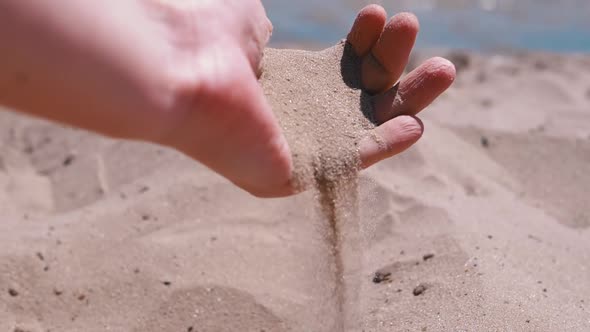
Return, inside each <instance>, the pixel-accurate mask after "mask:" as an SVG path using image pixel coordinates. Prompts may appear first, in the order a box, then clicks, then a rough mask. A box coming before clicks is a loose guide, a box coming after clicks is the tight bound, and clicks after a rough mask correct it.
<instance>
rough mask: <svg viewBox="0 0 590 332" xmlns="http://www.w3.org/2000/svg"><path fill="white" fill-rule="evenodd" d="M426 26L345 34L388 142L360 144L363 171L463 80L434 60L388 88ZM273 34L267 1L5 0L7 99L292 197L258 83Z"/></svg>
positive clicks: (1, 99)
mask: <svg viewBox="0 0 590 332" xmlns="http://www.w3.org/2000/svg"><path fill="white" fill-rule="evenodd" d="M109 8H110V9H111V10H110V11H107V10H108V9H109ZM114 9H116V10H114ZM105 13H106V14H105ZM418 29H419V26H418V21H417V19H416V17H415V16H413V15H412V14H408V13H402V14H398V15H396V16H394V17H392V18H391V19H390V20H389V21H387V16H386V13H385V10H384V9H383V8H382V7H380V6H376V5H371V6H367V7H365V8H364V9H363V10H361V12H360V13H359V16H358V17H357V19H356V21H355V23H354V25H353V27H352V29H351V31H350V33H349V35H348V42H349V43H350V44H351V45H352V46H353V48H354V49H355V51H356V52H357V54H358V55H359V56H361V57H363V65H362V78H363V84H364V87H365V88H366V89H367V90H368V91H370V92H372V93H373V94H375V97H374V103H375V106H376V112H377V114H376V118H377V119H378V120H379V121H380V123H381V125H380V126H379V127H378V128H376V129H375V134H376V135H378V136H379V137H380V138H381V139H380V140H379V141H382V142H384V143H385V144H383V143H381V144H378V143H377V142H375V140H374V138H371V136H369V137H367V138H365V139H364V140H362V142H361V145H360V155H361V159H362V166H363V167H369V166H370V165H372V164H374V163H376V162H378V161H380V160H383V159H385V158H388V157H391V156H393V155H396V154H398V153H401V152H402V151H403V150H405V149H407V148H408V147H410V146H411V145H412V144H414V143H415V142H416V141H417V140H418V139H419V138H420V137H421V136H422V133H423V125H422V123H421V121H420V120H419V119H418V118H416V117H415V115H416V114H417V113H418V112H420V111H421V110H423V109H424V108H425V107H426V106H428V105H429V104H430V103H431V102H432V101H433V100H434V99H435V98H436V97H438V95H440V94H441V93H442V92H443V91H444V90H445V89H447V88H448V87H449V86H450V85H451V83H452V82H453V80H454V78H455V69H454V67H453V65H452V64H451V63H450V62H449V61H447V60H444V59H441V58H434V59H430V60H428V61H426V62H425V63H424V64H423V65H421V66H420V67H418V68H417V69H415V70H414V71H413V72H412V73H410V74H408V75H407V76H406V77H404V78H403V79H402V80H401V81H399V83H398V85H397V89H391V88H392V86H393V85H394V84H395V83H396V82H398V80H399V78H400V76H401V74H402V73H403V70H404V67H405V66H406V64H407V62H408V57H409V54H410V52H411V49H412V47H413V45H414V41H415V39H416V35H417V33H418ZM271 33H272V25H271V23H270V21H269V20H268V18H267V17H266V13H265V11H264V8H263V6H262V4H261V2H260V1H259V0H184V1H180V0H135V1H131V0H127V1H121V0H104V1H93V2H88V1H82V2H81V1H78V0H62V1H60V5H59V6H55V5H53V4H52V2H51V1H45V0H29V1H20V0H6V1H1V2H0V40H2V43H0V104H4V105H6V106H9V107H11V108H13V109H16V110H19V111H22V112H25V113H28V114H32V115H35V116H40V117H44V118H47V119H50V120H54V121H58V122H61V123H65V124H68V125H72V126H77V127H81V128H84V129H88V130H92V131H94V132H97V133H101V134H104V135H108V136H112V137H117V138H125V139H135V140H144V141H149V142H154V143H157V144H162V145H166V146H169V147H172V148H175V149H177V150H180V151H182V152H184V153H185V154H187V155H189V156H190V157H192V158H194V159H195V160H197V161H199V162H201V163H203V164H205V165H206V166H208V167H209V168H211V169H212V170H214V171H216V172H218V173H219V174H221V175H223V176H224V177H226V178H227V179H229V180H230V181H232V182H233V183H235V184H236V185H238V186H239V187H241V188H243V189H244V190H246V191H248V192H250V193H252V194H253V195H256V196H260V197H278V196H287V195H291V194H295V193H296V191H295V189H294V188H293V186H292V184H291V172H292V167H293V166H292V161H291V154H290V150H289V146H288V144H287V142H286V140H285V138H284V136H283V134H282V132H281V129H280V127H279V126H278V123H277V121H276V119H275V117H274V114H273V112H272V110H271V109H270V106H269V105H268V103H267V101H266V100H265V98H264V95H263V93H262V90H261V88H260V86H259V84H258V81H257V77H258V75H259V74H260V66H261V59H262V50H263V49H264V47H265V46H266V44H267V42H268V40H269V38H270V35H271ZM396 92H397V93H396Z"/></svg>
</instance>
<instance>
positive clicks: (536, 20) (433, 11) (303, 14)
mask: <svg viewBox="0 0 590 332" xmlns="http://www.w3.org/2000/svg"><path fill="white" fill-rule="evenodd" d="M369 2H370V1H361V0H324V1H321V0H316V1H312V0H299V1H297V0H295V1H293V0H263V3H264V5H265V7H266V10H267V13H268V16H269V17H270V18H271V20H272V21H273V24H274V27H275V32H274V35H273V40H272V42H273V43H275V44H303V45H306V44H307V45H310V44H311V45H318V46H327V45H330V44H333V43H335V42H337V41H338V40H340V39H341V38H343V37H345V36H346V34H347V32H348V29H349V28H350V25H351V24H352V22H353V20H354V17H355V14H356V12H357V11H358V10H359V9H360V8H362V7H363V6H364V5H365V4H367V3H369ZM374 2H375V3H379V4H381V5H383V6H384V7H385V8H386V9H387V11H388V13H389V14H390V15H391V14H394V13H397V12H400V11H412V12H414V13H415V14H416V15H417V16H418V18H419V19H420V24H421V32H420V36H419V39H418V42H417V47H419V48H462V49H471V50H479V51H487V52H493V51H498V50H543V51H552V52H583V53H590V0H562V1H558V0H557V1H556V0H383V1H374Z"/></svg>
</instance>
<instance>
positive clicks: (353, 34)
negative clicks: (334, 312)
mask: <svg viewBox="0 0 590 332" xmlns="http://www.w3.org/2000/svg"><path fill="white" fill-rule="evenodd" d="M386 20H387V13H385V9H383V7H381V6H378V5H369V6H367V7H365V8H363V9H362V10H361V11H360V12H359V14H358V16H357V17H356V20H355V21H354V24H353V26H352V29H351V30H350V33H349V34H348V37H347V38H346V39H347V41H348V42H349V43H350V44H351V45H352V47H353V49H354V51H355V53H356V55H358V56H360V57H363V56H365V55H367V54H368V53H369V51H370V50H371V48H373V45H375V43H376V42H377V40H378V39H379V36H381V32H382V31H383V27H384V26H385V21H386Z"/></svg>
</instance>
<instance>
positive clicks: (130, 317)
mask: <svg viewBox="0 0 590 332" xmlns="http://www.w3.org/2000/svg"><path fill="white" fill-rule="evenodd" d="M467 56H468V57H469V59H470V60H471V62H470V64H469V66H468V67H467V68H466V69H464V70H463V71H462V73H461V74H460V77H459V79H458V85H457V86H455V87H454V88H452V90H451V91H450V92H449V93H448V94H446V95H445V96H443V98H442V100H440V101H439V102H437V103H436V104H435V105H434V106H433V107H432V108H431V109H430V110H429V112H428V113H427V114H425V118H424V121H425V123H426V127H427V129H426V133H425V137H424V139H423V140H422V141H421V143H419V144H418V146H417V147H415V148H413V149H411V150H410V151H408V152H407V153H404V154H402V155H400V156H398V157H396V158H393V159H391V160H388V161H385V162H383V163H380V164H379V165H377V166H375V167H374V168H372V169H371V170H369V171H368V172H363V173H362V176H361V178H360V180H359V185H360V194H359V197H360V200H361V202H360V206H359V214H360V221H361V223H360V225H361V227H360V230H358V232H357V233H356V234H357V236H356V237H350V238H351V239H353V240H351V243H347V246H350V248H358V250H357V252H358V253H359V255H360V256H361V257H360V258H361V263H362V264H360V265H359V266H358V267H357V268H351V269H349V270H347V275H346V278H347V280H356V281H358V302H357V303H358V308H356V309H357V310H358V317H360V318H359V319H358V320H355V321H354V323H355V325H351V326H349V328H348V330H349V331H351V332H352V331H354V332H357V331H363V330H365V331H371V332H373V331H376V332H379V331H407V330H410V331H420V330H426V331H449V330H451V331H453V330H470V331H471V330H512V331H530V330H534V331H587V330H589V329H590V321H589V320H588V317H589V314H588V310H589V308H588V303H589V302H590V284H589V283H588V280H590V269H588V261H590V244H589V242H588V241H587V239H588V235H589V233H588V232H589V231H590V230H589V229H590V228H589V227H588V224H589V223H588V222H587V218H586V217H584V215H585V211H587V208H585V207H584V205H583V204H582V200H583V198H584V197H585V196H584V193H586V192H587V188H588V184H587V182H586V181H587V176H585V175H586V173H582V170H584V169H585V168H584V167H586V166H587V165H586V164H587V160H586V159H584V155H586V152H585V151H587V147H588V145H589V144H590V141H589V140H588V138H587V137H589V136H590V131H589V129H588V128H590V115H589V114H588V112H587V110H588V109H589V105H590V99H588V97H587V96H586V91H587V89H588V88H590V86H588V82H586V81H585V80H584V77H587V76H588V75H590V68H589V67H588V66H585V67H584V66H582V64H583V61H585V60H584V59H582V58H579V57H568V56H551V57H549V56H545V55H515V56H505V57H501V58H497V57H491V58H490V57H480V56H471V55H467ZM539 59H541V60H543V59H550V60H551V61H548V60H544V61H546V62H545V63H546V64H547V66H545V67H543V66H536V65H535V61H537V60H539ZM500 68H505V70H504V69H502V70H500ZM573 69H575V71H574V70H573ZM480 72H482V73H484V74H483V76H485V78H482V77H483V76H482V77H480V76H481V75H480ZM525 83H526V84H525ZM548 86H549V87H551V89H549V88H547V87H548ZM507 90H508V91H507ZM539 91H545V92H547V93H539ZM310 93H315V92H310ZM497 96H510V98H497ZM484 97H485V98H489V102H485V103H484V102H482V100H483V99H482V98H484ZM357 98H358V96H357ZM357 101H358V99H357ZM490 103H491V104H490ZM574 119H575V121H574ZM523 120H526V121H523ZM540 125H542V126H543V128H544V130H539V128H540V127H539V126H540ZM482 137H485V138H487V141H486V140H482ZM484 141H485V142H487V143H486V144H483V143H482V142H484ZM0 142H1V143H0V160H1V161H0V204H1V205H0V206H1V209H0V217H1V222H0V331H10V332H14V331H32V332H45V331H48V330H51V331H66V332H67V331H72V332H73V331H90V332H93V331H121V332H123V331H176V330H180V331H199V332H203V331H206V332H219V331H256V332H259V331H262V330H264V331H279V332H280V331H301V332H308V331H314V332H315V331H320V332H322V331H326V332H328V331H331V330H330V329H329V327H331V326H337V324H338V322H337V320H336V318H335V316H334V306H333V303H334V298H333V289H332V288H331V285H333V282H332V281H333V270H332V264H333V261H332V257H331V255H330V245H329V243H327V242H326V239H325V237H324V234H323V233H322V228H321V225H323V221H322V220H323V219H322V215H321V213H320V211H318V210H317V209H316V208H315V206H314V203H313V202H314V197H313V193H311V192H308V193H305V194H303V195H300V196H296V197H291V198H287V199H276V200H259V199H256V198H253V197H250V196H249V195H247V194H245V193H243V192H242V191H240V190H239V189H236V188H235V187H234V186H232V185H231V184H229V183H228V182H227V181H225V180H224V179H222V178H220V177H219V176H217V175H215V174H213V173H211V172H210V171H208V170H206V169H205V168H204V167H202V166H200V165H198V164H197V163H195V162H193V161H190V160H188V159H186V158H185V157H183V156H181V155H180V154H178V153H176V152H173V151H169V150H167V149H162V148H160V147H156V146H150V145H144V144H138V143H130V142H120V141H114V140H109V139H104V138H100V137H97V136H94V135H90V134H87V133H84V132H80V131H72V130H68V129H63V128H60V127H57V126H54V125H51V124H47V123H45V122H42V121H37V120H31V119H29V118H25V117H20V116H16V115H13V114H11V113H8V112H2V113H0ZM541 147H543V148H541ZM552 158H553V159H552ZM532 161H535V162H534V164H533V165H531V167H530V168H527V167H525V166H526V165H527V163H531V162H532ZM558 161H559V165H558V164H557V163H558ZM543 184H545V186H543ZM559 199H564V201H563V202H565V200H567V203H563V204H562V203H558V202H562V201H560V200H559ZM576 202H577V203H576ZM586 205H587V204H586ZM575 216H578V217H575ZM570 221H571V222H570ZM574 221H575V222H574ZM355 241H356V242H355ZM351 324H352V323H351Z"/></svg>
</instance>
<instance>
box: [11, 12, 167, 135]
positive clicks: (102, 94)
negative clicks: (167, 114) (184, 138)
mask: <svg viewBox="0 0 590 332" xmlns="http://www.w3.org/2000/svg"><path fill="white" fill-rule="evenodd" d="M133 6H138V2H137V1H119V0H113V1H100V2H98V1H77V0H62V1H60V2H59V3H55V2H53V1H44V0H28V1H21V0H5V1H0V104H4V105H6V106H8V107H11V108H14V109H16V110H20V111H23V112H26V113H29V114H32V115H35V116H40V117H44V118H47V119H51V120H55V121H59V122H62V123H66V124H69V125H73V126H78V127H82V128H86V129H89V130H93V131H97V132H100V133H103V134H107V135H112V136H118V137H130V138H146V137H143V136H144V135H145V133H149V132H150V131H154V128H156V127H157V126H158V123H160V122H161V121H162V119H159V118H158V115H157V112H155V111H154V110H153V108H154V107H155V105H156V104H157V102H155V101H154V100H153V99H154V98H157V96H154V95H153V94H151V93H150V92H151V91H154V90H156V89H158V88H159V87H156V86H149V85H150V84H152V85H154V84H156V83H155V82H156V81H157V80H155V79H154V80H150V79H149V77H148V76H149V75H150V72H153V71H154V68H155V67H156V66H158V65H159V64H158V63H157V58H156V57H141V56H137V54H140V53H141V52H151V50H149V49H142V47H144V45H149V42H145V39H146V38H149V37H150V35H152V36H153V34H154V33H158V32H157V31H139V29H142V28H143V29H145V28H149V27H150V25H149V24H141V23H142V22H140V21H141V20H144V19H145V18H144V17H142V16H141V15H137V16H136V17H133V16H132V15H131V16H132V17H126V15H128V14H133V13H137V12H138V11H139V8H131V7H133ZM134 39H136V40H134ZM142 39H143V40H142ZM150 59H156V60H154V61H153V63H150V62H149V61H150ZM162 88H163V89H164V88H165V87H162Z"/></svg>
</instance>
